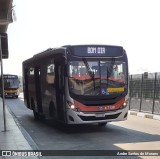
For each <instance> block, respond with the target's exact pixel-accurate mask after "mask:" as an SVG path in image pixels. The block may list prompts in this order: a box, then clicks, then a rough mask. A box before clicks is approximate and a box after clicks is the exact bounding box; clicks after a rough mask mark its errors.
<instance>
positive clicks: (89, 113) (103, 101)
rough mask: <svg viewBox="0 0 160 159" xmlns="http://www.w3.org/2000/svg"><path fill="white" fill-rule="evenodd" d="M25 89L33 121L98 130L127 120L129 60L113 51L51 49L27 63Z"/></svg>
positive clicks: (89, 47) (100, 47) (99, 47)
mask: <svg viewBox="0 0 160 159" xmlns="http://www.w3.org/2000/svg"><path fill="white" fill-rule="evenodd" d="M23 87H24V88H23V90H24V103H25V105H26V106H27V107H28V108H29V109H31V110H33V114H34V117H35V119H39V118H41V117H45V118H52V119H53V121H58V122H61V123H65V124H90V123H96V124H98V125H100V126H105V125H106V124H107V122H111V121H122V120H126V119H127V115H128V104H127V103H128V60H127V54H126V51H125V50H124V49H123V47H121V46H110V45H68V46H62V47H60V48H49V49H47V50H45V51H43V52H41V53H39V54H36V55H34V56H33V57H32V58H30V59H27V60H25V61H24V62H23Z"/></svg>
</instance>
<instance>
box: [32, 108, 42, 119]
mask: <svg viewBox="0 0 160 159" xmlns="http://www.w3.org/2000/svg"><path fill="white" fill-rule="evenodd" d="M33 115H34V118H35V119H36V120H39V119H40V115H39V114H38V113H37V112H36V111H35V110H33Z"/></svg>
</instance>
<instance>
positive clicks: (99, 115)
mask: <svg viewBox="0 0 160 159" xmlns="http://www.w3.org/2000/svg"><path fill="white" fill-rule="evenodd" d="M96 117H98V118H100V117H105V114H96Z"/></svg>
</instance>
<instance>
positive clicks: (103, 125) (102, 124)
mask: <svg viewBox="0 0 160 159" xmlns="http://www.w3.org/2000/svg"><path fill="white" fill-rule="evenodd" d="M106 125H107V122H103V123H98V126H100V127H105V126H106Z"/></svg>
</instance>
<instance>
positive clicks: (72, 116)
mask: <svg viewBox="0 0 160 159" xmlns="http://www.w3.org/2000/svg"><path fill="white" fill-rule="evenodd" d="M127 115H128V107H125V108H123V109H119V110H116V111H109V112H75V111H73V110H71V109H67V122H68V124H91V123H104V122H111V121H123V120H126V119H127Z"/></svg>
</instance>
